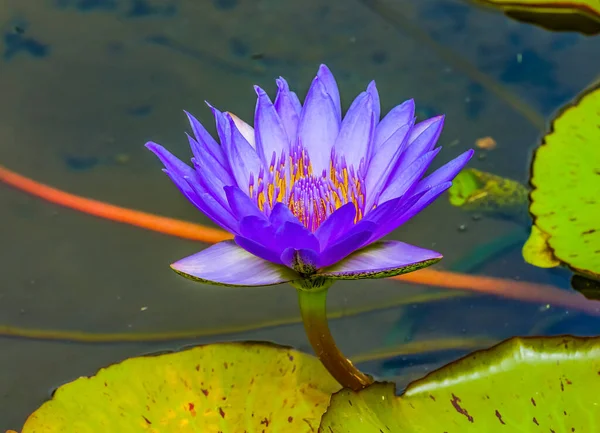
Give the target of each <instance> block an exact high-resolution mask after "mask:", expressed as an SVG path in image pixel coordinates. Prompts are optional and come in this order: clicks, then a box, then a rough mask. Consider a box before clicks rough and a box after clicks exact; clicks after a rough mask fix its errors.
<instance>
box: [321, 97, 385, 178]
mask: <svg viewBox="0 0 600 433" xmlns="http://www.w3.org/2000/svg"><path fill="white" fill-rule="evenodd" d="M374 131H375V117H374V112H373V98H372V97H371V95H370V94H369V93H366V92H363V93H361V94H360V95H358V96H357V97H356V99H355V100H354V102H353V103H352V105H351V106H350V108H349V109H348V112H347V113H346V116H344V120H343V121H342V127H341V129H340V132H339V134H338V136H337V139H336V141H335V145H334V149H335V154H336V155H343V156H344V157H345V159H346V163H347V164H348V165H352V166H354V167H355V168H358V166H359V163H360V161H361V159H363V158H368V156H369V155H368V151H369V148H370V146H371V140H373V133H374ZM317 173H318V172H317Z"/></svg>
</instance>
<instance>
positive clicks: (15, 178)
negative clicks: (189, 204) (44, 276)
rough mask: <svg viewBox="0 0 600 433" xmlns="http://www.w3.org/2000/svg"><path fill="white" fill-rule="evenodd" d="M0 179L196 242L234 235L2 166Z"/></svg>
mask: <svg viewBox="0 0 600 433" xmlns="http://www.w3.org/2000/svg"><path fill="white" fill-rule="evenodd" d="M0 181H2V182H4V183H6V184H8V185H10V186H13V187H15V188H17V189H20V190H21V191H24V192H27V193H29V194H31V195H34V196H36V197H39V198H41V199H44V200H46V201H49V202H51V203H54V204H58V205H60V206H64V207H67V208H70V209H75V210H78V211H80V212H83V213H87V214H90V215H94V216H97V217H100V218H104V219H108V220H112V221H117V222H120V223H125V224H130V225H133V226H137V227H142V228H144V229H147V230H152V231H155V232H159V233H164V234H166V235H170V236H178V237H180V238H184V239H191V240H194V241H200V242H207V243H216V242H221V241H224V240H226V239H232V238H233V236H232V235H231V234H230V233H227V232H225V231H223V230H218V229H213V228H210V227H204V226H201V225H199V224H194V223H190V222H187V221H181V220H177V219H174V218H168V217H162V216H158V215H153V214H149V213H146V212H141V211H137V210H133V209H127V208H123V207H119V206H115V205H112V204H108V203H103V202H101V201H98V200H93V199H89V198H85V197H80V196H77V195H74V194H70V193H68V192H64V191H61V190H59V189H56V188H52V187H51V186H47V185H44V184H43V183H39V182H36V181H34V180H32V179H29V178H27V177H25V176H22V175H20V174H18V173H15V172H14V171H10V170H8V169H6V168H5V167H2V166H1V165H0Z"/></svg>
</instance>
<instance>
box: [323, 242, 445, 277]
mask: <svg viewBox="0 0 600 433" xmlns="http://www.w3.org/2000/svg"><path fill="white" fill-rule="evenodd" d="M441 259H442V255H441V254H440V253H437V252H435V251H431V250H426V249H424V248H419V247H416V246H414V245H409V244H405V243H403V242H398V241H382V242H377V243H375V244H372V245H369V246H368V247H366V248H363V249H361V250H359V251H356V252H355V253H353V254H352V255H351V256H349V257H347V258H345V259H344V260H342V261H341V262H339V263H336V264H335V265H333V266H331V267H329V268H327V269H324V270H322V271H321V272H320V273H319V275H322V276H324V277H327V278H335V279H343V280H358V279H362V278H388V277H393V276H395V275H400V274H405V273H408V272H413V271H416V270H418V269H422V268H424V267H427V266H430V265H432V264H434V263H436V262H438V261H440V260H441Z"/></svg>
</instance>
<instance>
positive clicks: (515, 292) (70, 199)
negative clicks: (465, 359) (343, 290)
mask: <svg viewBox="0 0 600 433" xmlns="http://www.w3.org/2000/svg"><path fill="white" fill-rule="evenodd" d="M0 181H2V182H5V183H6V184H8V185H11V186H13V187H15V188H17V189H19V190H21V191H24V192H27V193H29V194H32V195H34V196H36V197H39V198H42V199H44V200H46V201H49V202H51V203H55V204H58V205H61V206H64V207H68V208H70V209H75V210H78V211H80V212H84V213H87V214H90V215H94V216H97V217H100V218H105V219H108V220H112V221H117V222H120V223H125V224H130V225H134V226H137V227H142V228H145V229H148V230H152V231H155V232H159V233H164V234H167V235H171V236H177V237H180V238H184V239H191V240H195V241H200V242H206V243H216V242H220V241H222V240H225V239H231V238H232V235H231V234H230V233H228V232H226V231H223V230H219V229H214V228H210V227H205V226H202V225H200V224H194V223H190V222H186V221H181V220H177V219H173V218H167V217H161V216H157V215H152V214H149V213H145V212H140V211H136V210H132V209H127V208H122V207H118V206H114V205H111V204H107V203H103V202H101V201H98V200H92V199H88V198H84V197H79V196H76V195H74V194H70V193H67V192H64V191H61V190H58V189H56V188H52V187H50V186H47V185H44V184H42V183H39V182H36V181H34V180H31V179H29V178H26V177H24V176H22V175H20V174H18V173H15V172H13V171H10V170H8V169H6V168H4V167H2V166H0ZM393 279H395V280H401V281H406V282H410V283H415V284H424V285H428V286H438V287H444V288H447V289H456V290H466V291H471V292H477V293H486V294H490V295H495V296H502V297H506V298H511V299H518V300H521V301H526V302H533V303H542V304H550V305H552V306H561V307H566V308H574V309H577V310H579V311H583V312H586V313H588V314H592V315H600V303H597V302H591V301H589V300H587V299H586V298H585V297H584V296H582V295H580V294H579V293H574V292H568V291H565V290H561V289H559V288H557V287H553V286H549V285H544V284H535V283H528V282H522V281H514V280H508V279H503V278H493V277H482V276H476V275H467V274H460V273H456V272H448V271H440V270H433V269H421V270H419V271H416V272H413V273H410V274H405V275H400V276H397V277H393Z"/></svg>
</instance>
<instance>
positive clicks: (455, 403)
mask: <svg viewBox="0 0 600 433" xmlns="http://www.w3.org/2000/svg"><path fill="white" fill-rule="evenodd" d="M460 402H461V400H460V398H459V397H457V396H456V395H454V394H452V400H450V403H452V406H454V409H456V411H457V412H458V413H460V414H461V415H464V416H466V417H467V419H468V420H469V422H473V421H474V420H473V417H472V416H471V415H469V412H467V410H466V409H464V408H463V407H461V406H460Z"/></svg>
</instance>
